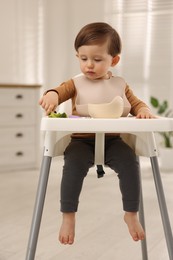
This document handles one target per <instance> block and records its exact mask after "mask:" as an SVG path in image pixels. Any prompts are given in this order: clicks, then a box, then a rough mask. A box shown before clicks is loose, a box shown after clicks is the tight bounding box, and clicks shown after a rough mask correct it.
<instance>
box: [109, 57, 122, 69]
mask: <svg viewBox="0 0 173 260" xmlns="http://www.w3.org/2000/svg"><path fill="white" fill-rule="evenodd" d="M119 60H120V56H118V55H116V56H115V57H113V58H112V65H111V66H112V67H114V66H115V65H116V64H117V63H118V62H119Z"/></svg>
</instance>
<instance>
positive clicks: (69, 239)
mask: <svg viewBox="0 0 173 260" xmlns="http://www.w3.org/2000/svg"><path fill="white" fill-rule="evenodd" d="M74 236H75V213H63V221H62V225H61V228H60V232H59V241H60V242H61V243H62V244H64V245H67V244H69V245H71V244H73V242H74Z"/></svg>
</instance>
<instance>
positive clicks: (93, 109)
mask: <svg viewBox="0 0 173 260" xmlns="http://www.w3.org/2000/svg"><path fill="white" fill-rule="evenodd" d="M123 109H124V102H123V99H122V97H120V96H116V97H115V98H114V99H113V100H112V101H111V102H110V103H102V104H88V113H89V115H90V116H91V117H93V118H119V117H121V115H122V114H123Z"/></svg>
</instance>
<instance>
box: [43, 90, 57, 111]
mask: <svg viewBox="0 0 173 260" xmlns="http://www.w3.org/2000/svg"><path fill="white" fill-rule="evenodd" d="M39 105H40V106H42V108H43V109H44V110H45V111H46V115H49V114H50V113H51V112H54V111H55V109H56V108H57V106H58V95H57V93H55V92H53V91H50V92H48V93H47V94H46V95H44V96H43V97H42V98H41V99H40V100H39Z"/></svg>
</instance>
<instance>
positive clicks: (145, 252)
mask: <svg viewBox="0 0 173 260" xmlns="http://www.w3.org/2000/svg"><path fill="white" fill-rule="evenodd" d="M137 158H138V161H139V157H137ZM139 163H140V161H139ZM140 182H141V194H140V204H139V220H140V223H141V225H142V227H143V229H144V230H145V233H146V228H145V214H144V203H143V192H142V180H141V171H140ZM141 250H142V260H148V250H147V237H145V239H144V240H141Z"/></svg>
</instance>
